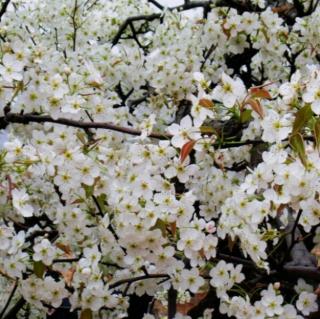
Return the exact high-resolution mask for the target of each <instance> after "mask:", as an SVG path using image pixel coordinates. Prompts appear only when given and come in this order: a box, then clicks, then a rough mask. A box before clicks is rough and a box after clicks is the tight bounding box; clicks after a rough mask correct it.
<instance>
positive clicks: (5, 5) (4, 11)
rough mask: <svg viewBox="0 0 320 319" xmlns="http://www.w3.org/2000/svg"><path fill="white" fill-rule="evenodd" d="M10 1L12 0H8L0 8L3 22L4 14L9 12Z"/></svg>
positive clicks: (0, 17)
mask: <svg viewBox="0 0 320 319" xmlns="http://www.w3.org/2000/svg"><path fill="white" fill-rule="evenodd" d="M10 1H11V0H6V1H5V2H4V3H3V5H2V7H1V9H0V22H1V19H2V17H3V16H4V14H5V13H6V12H7V8H8V6H9V4H10Z"/></svg>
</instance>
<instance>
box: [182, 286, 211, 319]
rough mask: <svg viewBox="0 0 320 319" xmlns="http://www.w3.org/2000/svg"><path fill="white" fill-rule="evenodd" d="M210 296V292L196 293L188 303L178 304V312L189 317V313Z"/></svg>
mask: <svg viewBox="0 0 320 319" xmlns="http://www.w3.org/2000/svg"><path fill="white" fill-rule="evenodd" d="M207 295H208V292H199V293H196V294H195V295H194V296H193V297H192V298H191V300H190V302H188V303H184V304H177V311H178V312H180V313H181V314H183V315H187V314H188V312H189V311H190V310H191V309H193V308H195V307H196V306H198V304H199V303H200V302H201V301H202V300H203V299H204V298H205V297H206V296H207Z"/></svg>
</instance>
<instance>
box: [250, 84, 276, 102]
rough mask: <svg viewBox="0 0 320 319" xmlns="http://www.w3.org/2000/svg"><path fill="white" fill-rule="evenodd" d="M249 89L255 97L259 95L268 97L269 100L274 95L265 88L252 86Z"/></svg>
mask: <svg viewBox="0 0 320 319" xmlns="http://www.w3.org/2000/svg"><path fill="white" fill-rule="evenodd" d="M249 91H250V95H251V97H253V98H255V97H259V98H261V99H268V100H271V99H272V96H271V95H270V93H269V92H268V91H267V90H266V89H264V88H261V87H260V88H259V87H252V88H251V89H250V90H249Z"/></svg>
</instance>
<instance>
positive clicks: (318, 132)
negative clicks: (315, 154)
mask: <svg viewBox="0 0 320 319" xmlns="http://www.w3.org/2000/svg"><path fill="white" fill-rule="evenodd" d="M313 133H314V139H315V142H316V147H317V149H318V150H319V149H320V119H317V121H316V122H315V123H314V128H313Z"/></svg>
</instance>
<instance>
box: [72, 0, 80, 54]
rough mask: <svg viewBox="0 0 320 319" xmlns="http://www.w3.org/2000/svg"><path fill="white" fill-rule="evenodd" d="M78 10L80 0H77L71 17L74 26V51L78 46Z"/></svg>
mask: <svg viewBox="0 0 320 319" xmlns="http://www.w3.org/2000/svg"><path fill="white" fill-rule="evenodd" d="M77 10H78V0H75V1H74V9H73V15H72V17H71V19H72V26H73V35H72V50H73V51H76V47H77V32H78V26H77V22H76V15H77Z"/></svg>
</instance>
